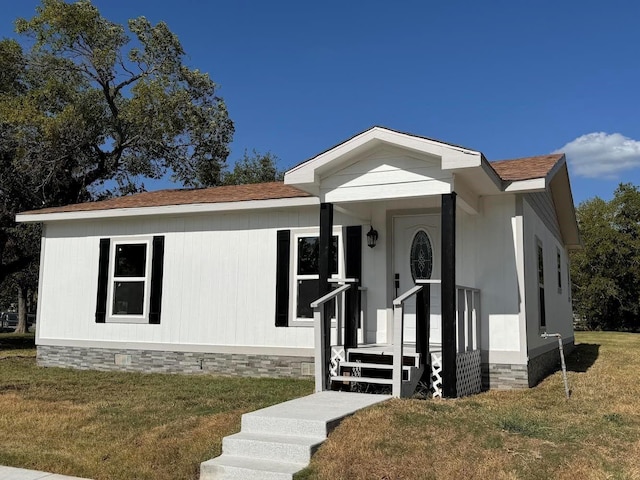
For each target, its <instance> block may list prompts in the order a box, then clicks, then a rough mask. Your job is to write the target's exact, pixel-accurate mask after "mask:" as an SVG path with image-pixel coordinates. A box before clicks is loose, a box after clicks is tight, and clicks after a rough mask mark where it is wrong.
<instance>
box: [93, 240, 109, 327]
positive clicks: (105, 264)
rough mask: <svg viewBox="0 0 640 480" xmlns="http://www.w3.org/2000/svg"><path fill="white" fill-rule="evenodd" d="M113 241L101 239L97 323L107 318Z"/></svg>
mask: <svg viewBox="0 0 640 480" xmlns="http://www.w3.org/2000/svg"><path fill="white" fill-rule="evenodd" d="M110 245H111V240H109V239H108V238H101V239H100V257H99V260H98V295H97V298H96V323H104V322H105V319H106V317H107V286H108V285H109V248H110Z"/></svg>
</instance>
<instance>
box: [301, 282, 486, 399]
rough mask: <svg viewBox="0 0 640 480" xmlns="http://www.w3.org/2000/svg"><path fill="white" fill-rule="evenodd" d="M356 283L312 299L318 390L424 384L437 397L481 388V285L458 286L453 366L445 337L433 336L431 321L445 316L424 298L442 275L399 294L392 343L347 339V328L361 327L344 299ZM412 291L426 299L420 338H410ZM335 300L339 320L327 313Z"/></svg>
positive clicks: (398, 389) (410, 390) (409, 388)
mask: <svg viewBox="0 0 640 480" xmlns="http://www.w3.org/2000/svg"><path fill="white" fill-rule="evenodd" d="M354 283H355V282H348V281H345V282H344V283H343V284H342V285H339V286H338V287H337V288H336V289H334V290H332V291H330V292H329V293H328V294H326V295H324V296H323V297H321V298H320V299H318V300H317V301H315V302H313V303H312V304H311V306H312V308H313V309H314V327H315V339H316V345H315V358H316V373H315V379H316V380H315V382H316V391H317V392H320V391H324V390H347V391H356V392H370V391H375V392H379V393H391V394H392V395H393V396H395V397H409V396H411V395H413V394H414V393H415V392H416V390H420V393H421V394H423V395H424V394H426V395H428V396H432V397H434V398H435V397H440V398H441V397H462V396H467V395H472V394H475V393H479V392H480V390H481V368H480V367H481V365H480V364H481V358H480V347H479V338H480V328H479V319H480V291H479V290H478V289H474V288H468V287H462V286H457V287H456V289H455V292H456V301H455V306H456V308H455V324H454V328H455V338H454V339H455V345H454V348H455V355H454V356H453V358H454V362H455V363H454V365H453V366H449V365H446V364H445V358H446V357H445V348H444V347H443V343H441V342H438V343H435V342H432V341H430V332H431V322H433V321H436V322H439V321H440V318H438V317H435V316H432V315H431V313H430V308H429V301H428V300H427V301H425V298H430V295H429V291H430V290H431V288H433V286H439V283H440V282H439V281H437V280H435V281H434V280H432V281H422V282H420V283H419V284H417V285H416V286H414V287H413V288H412V289H410V290H409V291H408V292H405V293H404V294H402V295H400V296H399V297H398V298H396V299H395V300H394V316H393V318H394V332H393V341H392V342H390V343H366V342H357V341H356V342H353V340H352V339H353V338H354V336H353V335H351V336H350V337H351V343H348V340H349V338H348V335H347V332H348V331H349V330H351V331H353V330H354V326H355V327H357V324H356V323H355V321H357V320H355V317H352V318H351V319H350V318H348V317H347V316H346V315H345V313H346V311H345V310H346V309H344V308H341V305H344V304H346V303H347V301H346V299H347V298H348V295H349V292H351V293H353V292H356V291H357V290H355V289H354V288H352V286H353V284H354ZM413 296H415V297H417V301H418V305H420V304H422V307H420V306H418V308H417V316H416V331H417V338H416V341H415V342H405V341H404V333H405V330H406V326H405V311H404V310H405V309H404V307H405V302H406V301H407V300H409V299H411V298H412V297H413ZM330 302H335V305H336V307H335V315H336V321H335V322H331V321H330V318H329V317H327V316H326V315H325V311H326V306H327V304H329V303H330ZM359 316H360V315H358V317H359ZM434 317H435V318H434ZM349 324H351V326H349ZM354 324H355V325H354ZM355 338H357V337H355ZM327 341H328V343H327ZM452 377H453V378H452ZM445 387H448V388H446V389H445ZM452 391H453V392H452ZM451 393H453V394H451Z"/></svg>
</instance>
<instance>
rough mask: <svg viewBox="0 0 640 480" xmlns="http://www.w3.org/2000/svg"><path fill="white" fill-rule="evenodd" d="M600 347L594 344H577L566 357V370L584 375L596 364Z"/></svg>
mask: <svg viewBox="0 0 640 480" xmlns="http://www.w3.org/2000/svg"><path fill="white" fill-rule="evenodd" d="M599 352H600V345H598V344H596V343H579V344H578V345H576V346H575V348H574V349H573V350H572V351H571V353H570V354H569V355H568V356H567V370H569V371H570V372H580V373H584V372H586V371H587V370H589V368H591V366H592V365H593V364H594V363H596V360H597V359H598V354H599Z"/></svg>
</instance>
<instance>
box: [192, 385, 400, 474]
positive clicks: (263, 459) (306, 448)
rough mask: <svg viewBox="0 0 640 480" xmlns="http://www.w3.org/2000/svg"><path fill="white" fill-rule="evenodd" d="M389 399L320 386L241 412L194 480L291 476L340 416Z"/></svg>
mask: <svg viewBox="0 0 640 480" xmlns="http://www.w3.org/2000/svg"><path fill="white" fill-rule="evenodd" d="M389 398H390V396H389V395H368V394H364V393H346V392H332V391H326V392H319V393H314V394H313V395H308V396H306V397H302V398H296V399H294V400H290V401H288V402H284V403H280V404H278V405H273V406H272V407H267V408H263V409H261V410H257V411H255V412H250V413H245V414H244V415H243V416H242V431H241V432H240V433H237V434H235V435H231V436H229V437H226V438H224V439H223V440H222V455H221V456H219V457H217V458H213V459H211V460H207V461H206V462H203V463H201V464H200V480H240V479H242V480H291V479H292V478H293V474H294V473H296V472H298V471H300V470H302V469H303V468H305V467H306V466H307V465H308V463H309V460H310V458H311V455H312V454H313V453H314V452H315V451H316V450H317V448H318V447H319V446H320V444H321V443H322V442H323V441H324V440H325V439H326V438H327V435H328V434H329V432H331V430H333V429H334V428H335V427H336V426H337V425H338V424H339V423H340V421H342V419H343V418H345V417H346V416H348V415H351V414H353V413H355V412H356V411H358V410H360V409H362V408H366V407H369V406H371V405H375V404H376V403H379V402H382V401H385V400H387V399H389ZM274 459H278V460H279V461H276V460H274Z"/></svg>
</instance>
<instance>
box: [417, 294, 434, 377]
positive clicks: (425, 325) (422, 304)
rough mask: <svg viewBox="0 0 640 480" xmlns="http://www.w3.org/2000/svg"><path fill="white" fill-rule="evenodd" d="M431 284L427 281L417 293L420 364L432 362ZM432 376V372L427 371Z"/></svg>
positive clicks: (426, 374)
mask: <svg viewBox="0 0 640 480" xmlns="http://www.w3.org/2000/svg"><path fill="white" fill-rule="evenodd" d="M430 318H431V285H430V284H428V283H425V284H424V285H423V286H422V290H420V291H419V292H418V294H417V295H416V352H417V353H419V354H420V366H424V365H427V364H431V359H430V357H429V333H430V331H431V322H430ZM424 375H425V376H430V375H431V372H425V373H424Z"/></svg>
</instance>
